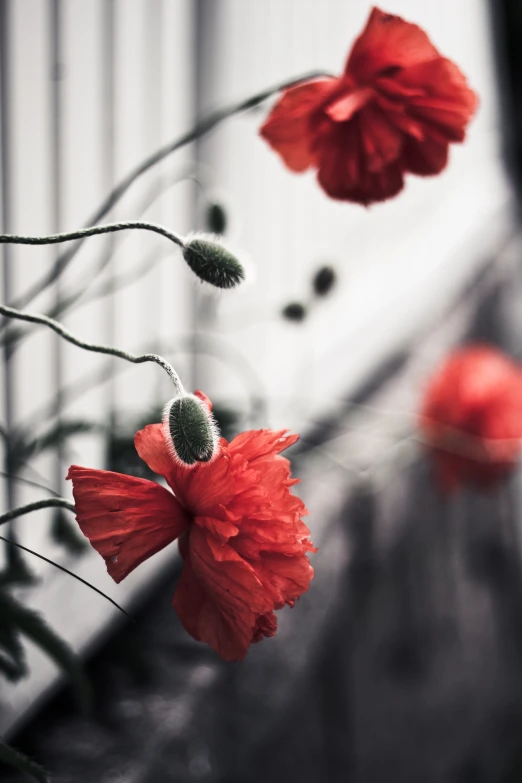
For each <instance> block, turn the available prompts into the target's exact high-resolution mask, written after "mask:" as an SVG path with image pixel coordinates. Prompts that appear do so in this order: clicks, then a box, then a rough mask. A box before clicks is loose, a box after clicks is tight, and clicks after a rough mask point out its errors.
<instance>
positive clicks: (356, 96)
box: [324, 88, 374, 122]
mask: <svg viewBox="0 0 522 783" xmlns="http://www.w3.org/2000/svg"><path fill="white" fill-rule="evenodd" d="M373 97H374V91H373V90H372V89H370V88H365V89H362V90H353V89H351V90H350V91H349V92H348V93H346V92H344V91H343V93H342V94H341V95H340V96H339V97H337V98H336V99H335V100H333V101H329V102H328V104H327V105H326V106H325V107H324V112H325V114H327V115H328V117H330V119H331V120H333V121H334V122H348V120H351V119H352V117H353V116H354V114H356V113H357V112H358V111H360V110H361V109H362V108H363V107H364V106H366V104H367V103H368V102H369V101H370V100H371V99H372V98H373Z"/></svg>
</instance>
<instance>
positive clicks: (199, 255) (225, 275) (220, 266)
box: [183, 234, 245, 288]
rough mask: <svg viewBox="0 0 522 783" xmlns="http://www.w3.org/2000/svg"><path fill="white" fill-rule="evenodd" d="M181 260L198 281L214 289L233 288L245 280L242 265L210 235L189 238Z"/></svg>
mask: <svg viewBox="0 0 522 783" xmlns="http://www.w3.org/2000/svg"><path fill="white" fill-rule="evenodd" d="M183 258H184V259H185V261H186V262H187V264H188V265H189V267H190V268H191V269H192V271H193V272H194V274H195V275H197V276H198V277H199V279H200V280H203V281H204V282H205V283H210V285H213V286H216V288H234V287H235V286H236V285H238V284H239V283H240V282H241V281H242V280H244V278H245V270H244V269H243V266H242V264H241V263H240V262H239V261H238V260H237V258H236V257H235V256H234V255H232V253H231V252H230V251H229V250H227V248H226V247H224V246H223V245H222V244H220V242H219V241H218V239H217V238H216V237H214V236H212V235H206V234H197V235H194V236H193V237H192V238H189V239H188V240H187V241H186V243H185V246H184V248H183Z"/></svg>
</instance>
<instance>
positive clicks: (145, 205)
mask: <svg viewBox="0 0 522 783" xmlns="http://www.w3.org/2000/svg"><path fill="white" fill-rule="evenodd" d="M194 166H195V164H192V165H191V167H190V168H189V169H187V171H185V173H184V172H183V171H182V172H181V173H180V172H179V171H177V172H175V173H174V174H173V176H172V177H170V179H169V180H168V181H166V182H165V181H164V180H163V179H162V180H161V181H160V182H159V183H158V182H155V183H154V186H153V187H151V188H150V190H149V192H148V193H147V194H146V196H145V198H143V199H142V201H141V203H140V205H139V207H138V208H137V210H136V217H141V216H142V215H143V214H144V213H145V212H146V211H147V210H148V209H149V208H150V207H151V206H152V205H153V204H154V202H155V201H156V200H157V199H158V198H159V197H160V196H162V195H164V194H165V193H166V192H167V191H168V190H169V189H170V188H171V187H173V186H174V185H178V184H179V183H181V182H186V181H192V182H194V183H196V185H198V187H200V188H202V189H203V192H204V193H206V190H205V188H204V185H203V183H202V182H201V180H200V179H199V178H198V177H197V176H196V175H195V174H193V173H192V170H193V169H194ZM187 172H188V173H187ZM118 248H119V245H118V246H117V247H114V246H113V245H111V247H110V248H108V249H107V250H106V251H105V252H104V253H103V254H102V255H101V256H100V258H99V259H98V262H97V263H96V264H95V265H94V269H93V270H91V272H90V274H89V276H88V277H87V278H85V279H84V280H83V281H81V282H80V284H79V286H78V288H77V289H76V291H74V292H73V293H70V294H68V295H67V296H65V297H62V299H61V301H60V302H59V303H58V304H57V305H55V306H54V307H52V308H51V309H50V310H48V311H47V312H46V313H45V315H47V316H49V318H61V317H62V315H63V314H64V313H66V312H67V311H68V310H70V309H71V307H72V306H73V305H74V304H75V303H76V302H78V300H80V301H81V304H83V303H84V302H89V301H92V300H93V299H95V298H98V295H96V296H94V295H92V296H91V295H90V294H88V295H87V296H86V294H87V292H88V291H89V289H90V288H91V286H92V284H93V283H94V282H95V280H96V278H97V277H99V275H101V274H102V272H103V271H104V270H105V268H106V267H107V264H108V263H109V262H110V260H111V258H112V257H113V256H114V254H115V252H116V251H117V250H118ZM163 257H164V256H163V255H159V254H158V253H157V252H156V251H153V253H151V254H150V255H149V257H148V258H147V259H146V260H145V262H144V263H143V267H141V266H140V274H138V271H137V268H136V272H135V274H136V277H134V276H133V279H138V276H141V273H143V274H145V272H146V271H148V269H151V268H152V266H153V265H154V264H156V262H157V261H158V260H161V259H162V258H163ZM146 265H148V266H146ZM131 275H132V272H130V273H129V275H128V277H127V276H125V278H123V277H122V278H121V279H122V280H124V283H121V284H120V283H119V281H118V280H115V281H114V283H113V282H112V281H109V282H108V283H107V285H106V287H105V288H104V289H103V291H102V293H100V295H99V296H105V295H106V293H112V287H113V285H114V287H115V290H119V289H120V288H122V287H123V286H124V285H127V284H128V283H127V280H129V281H131ZM6 327H7V322H4V323H3V324H1V325H0V332H2V331H6ZM31 331H32V329H26V330H23V331H17V330H16V329H13V328H12V329H10V330H9V331H7V333H6V334H5V335H4V336H3V338H2V343H3V342H8V343H9V350H10V352H11V353H13V352H14V351H15V350H16V347H17V346H18V344H19V342H20V341H21V340H22V339H23V338H24V337H26V336H27V335H29V334H31Z"/></svg>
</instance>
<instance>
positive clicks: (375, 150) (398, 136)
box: [358, 104, 404, 173]
mask: <svg viewBox="0 0 522 783" xmlns="http://www.w3.org/2000/svg"><path fill="white" fill-rule="evenodd" d="M358 119H359V130H360V134H361V149H362V154H363V156H364V167H365V169H366V170H367V171H369V172H372V173H373V172H375V173H378V172H381V171H383V170H384V169H385V168H386V167H387V166H389V164H390V163H393V162H394V161H396V160H397V159H398V157H399V156H400V154H401V150H402V147H403V144H404V135H403V134H402V133H401V131H400V130H399V129H398V128H397V127H396V126H395V125H394V124H393V122H391V121H390V119H389V118H388V117H387V116H386V114H385V113H384V112H383V111H382V110H381V109H380V108H379V106H377V105H375V104H374V105H370V106H367V107H366V108H365V109H364V111H362V112H361V113H360V115H359V118H358Z"/></svg>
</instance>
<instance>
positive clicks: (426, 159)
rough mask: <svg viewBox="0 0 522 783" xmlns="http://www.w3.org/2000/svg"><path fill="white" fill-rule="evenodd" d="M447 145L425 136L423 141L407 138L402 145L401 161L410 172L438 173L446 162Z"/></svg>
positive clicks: (426, 174) (421, 173)
mask: <svg viewBox="0 0 522 783" xmlns="http://www.w3.org/2000/svg"><path fill="white" fill-rule="evenodd" d="M448 153H449V149H448V145H447V144H444V143H442V144H441V143H440V142H438V141H434V140H433V139H430V138H427V139H425V140H424V141H417V140H416V139H408V141H407V142H406V144H405V145H404V151H403V154H402V163H403V166H404V169H405V170H406V171H411V172H412V174H419V175H421V176H428V175H432V174H439V173H440V172H441V171H443V169H444V168H445V167H446V164H447V162H448Z"/></svg>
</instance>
